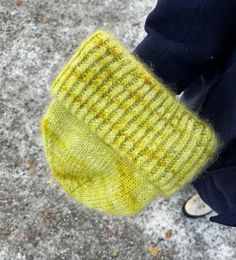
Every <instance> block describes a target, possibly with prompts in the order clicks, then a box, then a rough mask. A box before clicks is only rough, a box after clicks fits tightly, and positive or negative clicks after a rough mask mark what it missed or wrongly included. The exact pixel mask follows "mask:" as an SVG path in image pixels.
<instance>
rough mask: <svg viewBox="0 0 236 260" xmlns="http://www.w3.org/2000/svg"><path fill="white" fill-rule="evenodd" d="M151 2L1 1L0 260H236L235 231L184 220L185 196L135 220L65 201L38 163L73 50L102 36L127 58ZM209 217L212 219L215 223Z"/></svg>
mask: <svg viewBox="0 0 236 260" xmlns="http://www.w3.org/2000/svg"><path fill="white" fill-rule="evenodd" d="M155 3H156V1H155V0H146V1H135V0H130V1H125V0H119V1H112V0H104V1H98V0H79V1H78V0H67V1H65V0H63V1H59V0H50V1H45V0H32V1H30V0H28V1H27V0H17V1H16V2H15V1H12V0H10V1H9V0H1V1H0V86H1V88H0V147H1V149H0V259H1V260H2V259H4V260H5V259H14V260H16V259H50V260H51V259H81V260H82V259H86V260H90V259H91V260H92V259H99V260H100V259H124V260H127V259H128V260H133V259H134V260H139V259H140V260H143V259H144V260H146V259H174V260H178V259H181V260H185V259H186V260H190V259H194V260H197V259H208V260H216V259H220V260H231V259H232V260H233V259H236V249H235V248H236V239H235V238H236V231H235V229H234V228H228V227H225V226H220V225H217V224H214V223H210V222H209V221H208V217H206V218H204V219H201V220H191V219H186V218H184V217H183V215H182V213H181V205H182V203H183V202H184V200H185V199H186V198H187V197H188V196H190V194H191V193H192V192H193V190H192V188H191V187H187V188H186V189H185V190H184V191H182V192H180V193H178V194H177V195H176V196H174V197H172V198H168V199H160V200H158V201H155V202H153V203H152V204H151V205H149V207H147V208H146V210H145V211H143V212H142V213H140V214H139V215H137V216H136V217H132V218H124V217H111V216H108V215H103V214H100V213H98V212H95V211H93V210H89V209H87V208H85V207H83V206H81V205H79V204H78V203H77V202H75V201H74V200H72V199H71V198H70V197H68V196H67V195H66V194H65V193H64V191H63V190H62V189H61V188H60V187H59V186H58V185H57V183H56V182H55V181H54V179H53V178H52V174H51V173H50V170H49V167H48V165H47V162H46V160H45V158H44V154H43V149H42V140H41V136H40V119H41V117H42V114H43V113H44V111H45V108H46V106H47V105H48V104H49V102H50V98H49V87H50V84H51V83H52V81H53V79H54V78H55V76H56V74H57V73H58V72H59V70H60V68H61V67H62V66H63V65H64V63H65V62H66V61H67V60H68V58H69V57H70V56H71V54H72V53H73V51H74V50H75V48H76V47H77V46H78V45H79V44H80V42H81V41H82V40H83V39H85V38H86V37H87V36H88V35H89V34H91V33H92V32H94V31H95V29H97V28H99V27H108V28H109V29H110V30H112V31H113V32H114V34H115V35H116V36H118V38H119V39H120V40H121V41H122V42H123V43H124V44H125V45H126V47H127V48H128V49H129V50H131V51H132V50H133V49H134V48H135V46H136V45H137V44H138V43H139V42H140V41H141V40H142V38H143V37H144V36H145V31H144V28H143V25H144V22H145V18H146V16H147V15H148V13H149V12H150V10H151V9H152V8H153V7H154V5H155ZM212 215H214V213H212Z"/></svg>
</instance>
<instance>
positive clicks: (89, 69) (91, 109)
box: [42, 30, 218, 215]
mask: <svg viewBox="0 0 236 260" xmlns="http://www.w3.org/2000/svg"><path fill="white" fill-rule="evenodd" d="M51 93H52V96H53V100H52V103H51V104H50V105H49V107H48V108H47V111H46V113H45V115H44V116H43V119H42V136H43V143H44V148H45V154H46V158H47V160H48V163H49V166H50V168H51V171H52V172H53V174H54V175H55V177H56V179H57V180H58V182H59V183H60V184H61V185H62V187H63V188H64V189H65V190H66V191H67V192H68V193H69V194H70V195H71V196H73V197H74V198H75V199H77V200H78V201H79V202H81V203H83V204H84V205H86V206H88V207H91V208H95V209H97V210H100V211H103V212H109V213H112V214H118V215H133V214H135V213H137V212H139V211H140V210H142V209H143V208H144V207H145V206H146V205H148V204H149V203H150V202H151V201H152V200H153V199H155V198H157V197H158V196H169V195H172V194H174V193H175V192H176V191H178V190H180V189H181V188H182V187H184V185H186V184H187V183H189V182H190V181H191V180H192V179H193V178H194V176H196V174H197V173H199V172H200V171H202V169H203V168H204V167H206V165H207V164H208V163H209V161H210V160H212V158H213V155H214V154H215V151H216V148H217V144H218V137H217V135H216V133H215V132H214V130H213V128H212V127H211V126H210V125H209V123H206V122H204V121H203V120H202V119H200V118H199V117H198V116H197V115H196V114H194V113H193V112H192V111H190V110H189V109H188V108H187V107H186V106H185V105H184V104H183V103H181V102H180V101H179V100H177V99H176V98H175V94H174V93H173V92H172V91H171V90H170V89H168V88H167V87H166V86H165V85H164V84H163V83H162V82H161V80H159V79H158V78H157V77H156V76H155V75H153V74H152V72H151V71H150V70H149V69H148V68H147V67H146V66H145V65H144V64H142V63H141V62H140V61H139V60H138V59H137V58H136V57H135V56H133V55H132V54H130V53H129V52H128V51H127V50H126V49H125V48H124V47H123V46H122V44H121V43H120V42H119V41H118V40H116V39H115V38H114V36H112V34H110V33H109V32H106V31H103V30H98V31H96V32H95V33H94V34H92V35H91V36H90V37H89V38H88V39H87V40H85V41H84V42H83V43H82V45H81V46H80V47H79V48H78V49H77V50H76V52H75V54H74V55H73V56H72V58H71V59H70V60H69V62H68V63H67V64H66V66H65V67H64V68H63V69H62V71H61V72H60V73H59V75H58V76H57V78H56V79H55V81H54V82H53V84H52V86H51Z"/></svg>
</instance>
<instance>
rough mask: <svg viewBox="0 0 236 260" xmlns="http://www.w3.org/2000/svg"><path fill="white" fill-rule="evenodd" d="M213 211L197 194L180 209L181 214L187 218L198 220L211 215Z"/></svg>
mask: <svg viewBox="0 0 236 260" xmlns="http://www.w3.org/2000/svg"><path fill="white" fill-rule="evenodd" d="M212 211H213V209H212V208H211V207H209V206H208V205H207V204H206V203H205V202H204V201H203V200H202V199H201V198H200V196H199V195H198V194H195V195H193V196H191V197H190V198H188V199H187V200H186V201H185V203H184V204H183V207H182V212H183V214H184V215H185V216H186V217H188V218H200V217H204V216H206V215H207V214H209V213H211V212H212Z"/></svg>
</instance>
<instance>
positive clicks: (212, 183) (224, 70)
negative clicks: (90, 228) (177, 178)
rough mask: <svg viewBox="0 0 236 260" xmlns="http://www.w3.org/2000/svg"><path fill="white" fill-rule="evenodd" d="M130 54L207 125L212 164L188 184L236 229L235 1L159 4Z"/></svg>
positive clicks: (189, 0)
mask: <svg viewBox="0 0 236 260" xmlns="http://www.w3.org/2000/svg"><path fill="white" fill-rule="evenodd" d="M145 30H146V32H147V36H146V37H145V38H144V39H143V41H142V42H141V43H140V44H139V45H138V46H137V47H136V49H135V50H134V54H136V55H137V57H138V58H139V59H140V60H141V61H142V62H144V63H146V65H148V66H149V67H150V68H151V69H152V70H153V71H154V73H156V75H157V76H158V77H160V78H161V79H162V80H163V81H164V82H165V83H166V84H167V86H168V87H169V88H171V89H172V90H173V91H175V92H176V94H177V95H178V94H180V93H182V95H181V100H182V101H183V102H185V103H186V105H187V106H188V107H189V108H191V109H192V110H193V111H195V112H196V113H198V114H199V115H200V116H201V117H202V118H203V119H204V118H205V119H206V120H207V121H209V122H211V123H212V126H213V127H214V129H215V130H216V131H217V132H218V134H219V137H220V139H221V144H222V149H221V150H220V153H219V156H218V157H217V160H216V161H215V162H214V163H213V164H212V165H210V166H209V168H208V169H207V170H205V171H204V172H202V173H201V174H200V175H199V177H198V178H197V179H196V180H194V181H193V182H192V184H193V185H194V187H195V188H196V189H197V191H198V193H199V194H200V196H201V197H202V199H203V200H204V201H205V202H206V203H207V204H208V205H210V206H211V207H212V208H213V209H214V210H215V211H216V212H217V213H218V215H217V216H214V217H211V218H210V220H211V221H213V222H217V223H220V224H224V225H228V226H234V227H236V0H225V1H219V0H159V1H158V3H157V5H156V7H155V8H154V9H153V11H152V12H151V13H150V14H149V15H148V17H147V20H146V23H145Z"/></svg>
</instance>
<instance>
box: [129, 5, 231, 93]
mask: <svg viewBox="0 0 236 260" xmlns="http://www.w3.org/2000/svg"><path fill="white" fill-rule="evenodd" d="M235 28H236V1H235V0H225V1H223V0H221V1H220V0H159V1H158V3H157V5H156V7H155V8H154V9H153V10H152V12H151V13H150V14H149V15H148V17H147V19H146V23H145V30H146V32H147V36H146V37H145V38H144V39H143V40H142V42H141V43H140V44H139V45H138V46H137V47H136V49H135V50H134V54H136V55H137V56H138V58H140V60H141V61H142V62H144V63H146V65H148V66H149V67H150V68H151V69H152V70H153V71H154V73H155V74H156V75H157V76H159V77H160V78H161V79H162V80H163V81H164V82H166V83H168V84H169V85H170V86H171V87H173V89H174V91H175V92H176V93H177V94H180V93H181V92H182V91H183V90H184V89H185V88H186V87H187V86H188V85H189V84H190V83H191V82H192V81H193V80H194V79H196V78H197V77H198V76H200V75H201V74H202V73H204V72H206V73H207V71H208V70H212V68H213V67H214V66H216V64H218V63H219V64H220V63H221V62H222V59H223V58H224V56H225V55H226V53H227V50H229V49H230V46H231V45H232V42H233V39H234V37H235Z"/></svg>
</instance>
